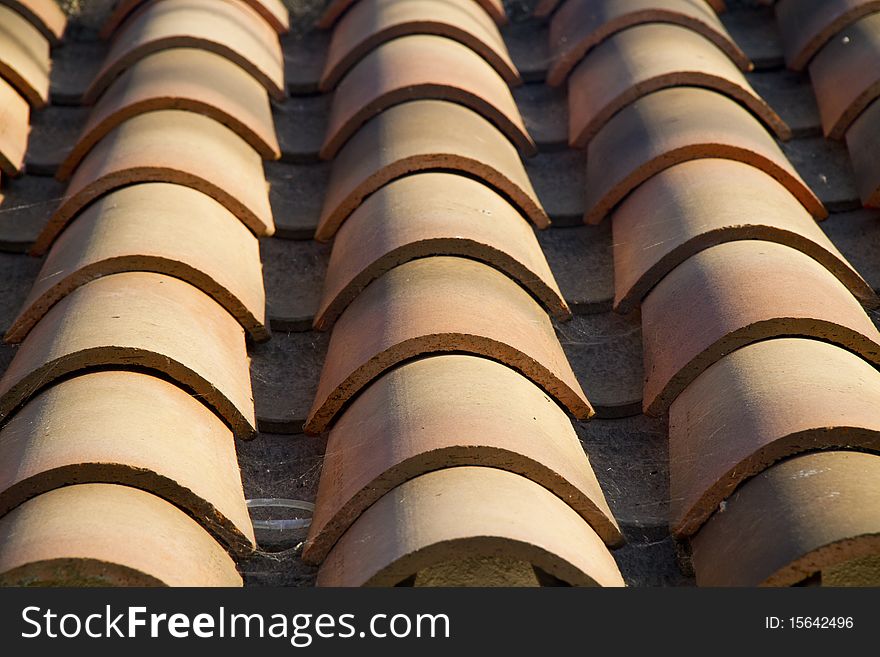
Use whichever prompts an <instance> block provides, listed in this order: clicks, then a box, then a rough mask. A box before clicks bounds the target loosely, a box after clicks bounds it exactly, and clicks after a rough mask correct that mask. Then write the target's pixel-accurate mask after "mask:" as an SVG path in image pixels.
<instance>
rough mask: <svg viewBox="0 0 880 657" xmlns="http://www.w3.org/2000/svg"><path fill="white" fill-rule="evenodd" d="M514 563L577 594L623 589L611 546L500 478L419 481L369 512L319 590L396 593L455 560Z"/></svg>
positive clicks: (441, 475) (462, 473)
mask: <svg viewBox="0 0 880 657" xmlns="http://www.w3.org/2000/svg"><path fill="white" fill-rule="evenodd" d="M501 555H503V556H507V557H512V558H514V559H517V560H521V561H525V562H527V563H530V564H532V565H534V566H537V567H538V568H541V569H542V570H543V571H545V572H547V573H549V574H551V575H553V576H554V577H556V578H558V579H561V580H562V581H564V582H567V583H568V584H571V585H575V586H623V585H624V584H623V578H622V577H621V575H620V571H619V570H618V568H617V564H616V563H615V562H614V558H613V557H612V556H611V554H610V553H609V552H608V548H607V547H605V544H604V543H603V542H602V539H601V538H599V536H598V535H597V534H596V532H594V531H593V530H592V529H591V528H590V526H589V525H588V524H587V523H586V522H584V519H583V518H581V517H580V516H579V515H578V514H577V513H576V512H575V511H574V509H572V508H571V507H570V506H568V505H567V504H566V503H565V502H563V501H562V500H560V499H559V498H558V497H556V495H554V494H553V493H551V492H550V491H548V490H547V489H546V488H544V487H543V486H541V485H539V484H536V483H535V482H533V481H531V480H530V479H526V478H525V477H520V476H519V475H516V474H512V473H510V472H505V471H503V470H498V469H495V468H475V467H461V468H447V469H445V470H439V471H437V472H431V473H428V474H424V475H422V476H420V477H417V478H415V479H411V480H410V481H407V482H405V483H403V484H401V485H400V486H398V487H396V488H394V489H393V490H392V491H391V492H389V493H386V494H385V495H383V496H382V498H381V499H379V501H378V502H376V503H375V504H373V506H371V507H370V508H369V509H367V510H366V511H365V512H364V514H363V515H361V516H360V518H358V519H357V521H356V522H355V523H354V524H353V525H352V526H351V528H350V529H349V530H348V531H347V532H346V533H345V534H344V535H343V537H342V538H341V539H340V540H339V542H338V543H337V544H336V547H334V548H333V550H332V551H331V552H330V554H329V556H328V557H327V559H326V561H324V565H323V566H321V570H320V571H319V572H318V580H317V585H318V586H394V585H395V584H398V583H399V582H401V581H403V580H405V579H406V578H408V577H410V576H412V575H414V574H416V573H417V572H418V571H420V570H423V569H424V568H428V567H430V566H432V565H436V564H438V563H441V562H444V561H450V560H459V559H465V558H473V557H488V556H501Z"/></svg>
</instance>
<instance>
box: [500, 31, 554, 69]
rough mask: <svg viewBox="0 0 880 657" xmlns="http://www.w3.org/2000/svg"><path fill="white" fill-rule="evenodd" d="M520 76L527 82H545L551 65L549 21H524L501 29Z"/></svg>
mask: <svg viewBox="0 0 880 657" xmlns="http://www.w3.org/2000/svg"><path fill="white" fill-rule="evenodd" d="M501 36H502V37H504V43H505V44H507V50H508V51H509V52H510V58H511V59H512V60H513V63H514V65H515V66H516V68H517V70H519V74H520V76H522V79H523V80H524V81H526V82H543V81H544V78H546V77H547V68H548V67H549V66H550V34H549V28H548V26H547V23H543V22H538V21H534V20H531V21H524V22H522V23H511V24H509V25H506V26H504V27H503V28H502V30H501Z"/></svg>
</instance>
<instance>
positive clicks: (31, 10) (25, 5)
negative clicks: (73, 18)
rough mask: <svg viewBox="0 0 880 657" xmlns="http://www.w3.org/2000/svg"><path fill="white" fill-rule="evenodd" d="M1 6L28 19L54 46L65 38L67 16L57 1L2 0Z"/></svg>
mask: <svg viewBox="0 0 880 657" xmlns="http://www.w3.org/2000/svg"><path fill="white" fill-rule="evenodd" d="M0 4H4V5H8V6H9V7H12V8H13V9H15V10H16V11H17V12H18V13H19V14H21V15H22V16H24V17H25V18H27V19H28V20H29V21H30V22H31V24H32V25H33V26H34V27H36V28H37V29H38V30H39V31H40V33H41V34H42V35H43V36H44V37H46V38H47V39H48V40H49V41H50V42H51V43H52V45H57V44H58V43H60V42H61V39H62V38H63V37H64V30H65V29H66V28H67V16H65V15H64V12H63V11H62V10H61V8H60V7H59V6H58V3H57V2H56V1H55V0H2V1H0Z"/></svg>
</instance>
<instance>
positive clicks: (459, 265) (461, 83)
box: [303, 2, 623, 586]
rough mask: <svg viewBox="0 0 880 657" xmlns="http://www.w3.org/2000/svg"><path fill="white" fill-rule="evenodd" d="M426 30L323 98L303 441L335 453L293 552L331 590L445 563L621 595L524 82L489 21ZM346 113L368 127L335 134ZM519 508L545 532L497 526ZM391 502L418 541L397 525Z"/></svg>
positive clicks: (612, 529) (416, 30)
mask: <svg viewBox="0 0 880 657" xmlns="http://www.w3.org/2000/svg"><path fill="white" fill-rule="evenodd" d="M461 5H462V3H460V2H459V3H457V4H456V5H453V6H457V7H459V8H460V7H461ZM387 7H388V4H387V3H379V2H361V3H357V4H356V5H355V7H353V8H352V9H349V13H348V14H346V15H345V16H344V17H343V18H342V20H341V21H339V22H337V23H336V27H335V31H334V35H333V37H332V42H333V43H335V44H337V45H336V46H335V47H336V48H340V47H341V45H340V43H341V42H342V41H343V40H344V41H345V42H347V43H360V42H361V41H362V40H363V39H366V38H368V37H367V33H369V31H370V30H371V29H373V28H372V27H371V26H374V25H376V23H377V20H378V19H381V18H383V17H384V15H385V14H386V12H387ZM336 8H338V3H337V4H331V5H330V9H329V10H328V13H327V14H325V19H324V22H325V23H327V24H329V23H330V22H331V18H328V16H329V12H332V11H334V10H335V9H336ZM471 10H472V11H482V9H480V7H479V6H477V5H476V3H475V4H474V5H472V9H471ZM353 12H357V13H356V14H354V13H353ZM348 17H351V18H352V20H348ZM355 17H358V18H359V19H360V20H358V21H354V20H353V19H354V18H355ZM421 26H422V23H418V22H410V23H408V25H407V28H406V31H405V32H401V33H400V34H397V35H396V38H394V39H392V40H386V41H383V42H376V43H374V44H373V45H372V46H371V47H370V48H366V47H365V48H362V50H361V51H360V57H359V60H358V61H352V63H351V64H350V66H349V67H348V70H347V72H346V73H345V75H344V76H343V77H341V79H340V81H339V82H338V84H336V87H335V92H334V96H333V99H332V105H331V113H330V118H329V125H328V129H327V135H328V136H327V140H326V141H325V142H324V143H325V146H324V149H323V150H322V152H321V155H322V156H323V157H326V158H332V161H331V164H330V166H331V178H330V181H329V185H328V189H327V194H326V196H325V201H324V210H323V214H322V219H321V223H320V224H319V227H318V230H317V232H316V238H317V239H320V240H322V241H327V240H330V239H333V247H332V254H331V256H330V259H329V262H328V271H327V276H326V281H325V291H324V300H323V301H322V303H321V310H320V311H319V313H317V314H316V316H315V326H316V327H318V328H321V329H329V330H330V332H331V335H330V339H329V344H328V348H327V355H326V359H325V361H324V366H323V370H322V372H321V376H320V379H319V382H318V388H317V393H316V396H315V398H314V401H313V404H312V408H311V411H310V412H309V415H308V418H307V420H306V424H305V427H304V428H305V431H306V433H308V434H322V433H327V434H328V441H329V442H328V446H327V451H326V454H325V460H324V467H323V469H322V474H321V478H320V483H319V487H318V492H317V500H316V510H315V516H314V521H313V524H312V527H311V530H310V535H309V538H308V540H307V542H306V547H305V550H304V553H303V557H304V559H305V560H306V561H307V562H308V563H313V564H316V565H317V564H320V570H319V574H318V580H317V583H318V585H322V586H354V585H393V584H398V583H400V582H402V581H410V580H411V579H412V578H416V579H418V578H419V577H420V573H425V572H430V573H432V574H431V575H430V578H431V581H433V582H435V583H436V582H438V581H439V582H441V583H442V582H443V581H448V580H445V579H444V577H448V576H449V575H448V573H447V575H442V574H438V573H442V572H445V571H444V570H443V569H444V564H445V563H447V562H450V561H451V562H454V563H461V562H463V561H467V560H478V561H479V560H481V559H487V558H496V557H499V556H503V557H504V558H506V559H508V560H512V561H513V562H516V563H525V564H527V566H526V567H527V569H529V570H531V569H536V572H538V571H539V572H541V573H544V574H546V575H545V576H549V577H550V578H551V579H556V580H561V581H563V582H565V583H568V584H577V585H583V584H600V585H621V584H623V579H622V577H621V575H620V572H619V569H618V567H617V565H616V564H615V562H614V559H613V558H612V557H611V555H610V553H609V552H608V548H609V547H615V546H619V545H620V544H621V542H622V534H621V532H620V529H619V528H618V526H617V523H616V521H615V520H614V517H613V514H612V512H611V510H610V509H609V507H608V505H607V502H606V501H605V498H604V494H603V492H602V489H601V486H600V485H599V483H598V480H597V479H596V477H595V474H594V472H593V470H592V467H591V466H590V463H589V460H588V459H587V456H586V455H585V453H584V450H583V448H582V446H581V444H580V442H579V441H578V440H577V438H576V436H575V433H574V430H573V427H572V424H571V420H570V419H569V417H568V414H571V415H573V416H574V417H576V418H581V419H585V418H587V417H589V416H590V415H592V414H593V409H592V407H591V405H590V403H589V401H588V399H587V397H586V396H585V395H584V393H583V390H582V389H581V385H580V382H579V381H578V380H577V378H576V376H575V375H574V373H573V371H572V369H571V366H570V363H569V361H568V359H567V357H566V355H565V354H564V352H563V350H562V347H561V344H560V342H559V338H558V336H557V335H556V333H555V331H554V328H553V325H552V323H551V320H550V316H549V315H548V313H549V312H552V313H553V314H554V315H555V316H557V317H559V318H560V319H566V318H568V317H569V316H570V311H569V309H568V306H567V304H566V303H565V301H564V300H563V298H562V296H561V293H560V292H559V288H558V286H557V284H556V281H555V280H554V277H553V274H552V273H551V272H550V269H549V267H548V265H547V262H546V259H545V258H544V255H543V253H542V251H541V247H540V245H539V243H538V241H537V240H536V239H535V237H534V235H533V232H532V230H533V229H532V227H531V226H530V222H531V223H532V224H534V225H535V226H536V227H538V228H545V227H546V226H547V225H548V224H549V220H548V218H547V215H546V212H545V211H544V209H543V208H542V206H541V203H540V201H539V200H538V198H537V196H536V195H535V192H534V189H533V187H532V185H531V181H530V178H529V175H528V173H527V172H526V170H525V168H524V167H523V164H522V161H521V159H520V153H518V152H517V149H516V147H515V145H514V144H515V143H516V144H518V145H520V146H521V147H522V146H523V145H525V146H527V148H525V149H522V148H521V151H523V153H524V154H531V153H532V152H533V151H534V142H533V141H532V139H531V137H530V136H529V135H528V132H527V129H526V127H525V124H524V122H523V120H522V117H521V115H520V113H519V109H518V107H517V105H516V104H515V102H514V99H513V97H512V96H511V93H510V91H509V89H508V84H509V83H510V82H516V81H518V78H519V76H518V75H516V76H508V78H507V79H505V78H504V77H503V76H502V75H501V74H500V73H499V72H498V71H497V69H496V68H494V67H493V65H492V63H491V61H490V60H489V58H487V57H486V56H485V50H484V49H483V48H482V45H481V44H483V43H484V40H483V39H484V38H485V35H486V34H490V35H491V34H493V33H494V26H492V25H487V24H486V23H485V17H482V18H481V19H480V21H470V22H469V23H467V22H466V23H463V26H464V29H470V30H475V31H477V36H478V37H480V40H477V41H475V40H474V39H473V38H463V37H462V36H461V35H460V34H459V35H449V34H447V33H441V34H440V35H438V34H437V31H438V30H437V28H436V26H435V25H434V24H431V23H429V22H425V23H424V26H425V27H424V29H423V28H422V27H421ZM337 35H338V36H337ZM502 47H503V45H502ZM495 52H496V54H497V50H496V51H495ZM503 52H505V53H506V49H504V50H503ZM453 54H454V55H455V56H454V57H453V56H452V55H453ZM377 79H378V80H381V82H380V85H379V86H378V87H377V86H376V84H375V80H377ZM421 80H424V83H422V82H421ZM368 83H369V84H368ZM385 85H387V86H388V90H389V91H387V92H386V91H384V90H383V89H384V86H385ZM398 86H399V87H400V88H402V89H405V95H400V96H399V97H398V96H396V95H395V96H389V98H390V99H391V100H389V101H386V102H384V103H382V104H376V103H373V105H371V101H370V100H369V98H368V94H367V92H368V91H369V93H371V94H383V93H384V94H390V93H391V90H392V89H393V88H394V87H398ZM456 89H463V90H466V91H467V93H468V94H469V95H461V94H459V93H458V92H456V91H455V90H456ZM376 97H377V98H378V97H379V96H376ZM346 107H351V108H362V110H359V111H363V112H365V113H366V112H368V114H365V115H364V116H363V118H361V119H359V120H349V127H347V128H346V127H345V125H344V123H343V121H344V119H343V117H345V116H348V115H349V114H350V111H349V110H346V109H345V108H346ZM499 110H501V111H502V112H503V113H504V115H505V116H506V125H507V126H510V125H515V126H517V133H518V134H519V135H521V138H517V137H516V134H511V131H510V130H509V128H508V127H505V123H503V122H501V121H500V120H499V119H498V116H499ZM346 130H347V131H348V133H350V134H347V133H346V132H345V131H346ZM340 132H342V133H343V134H346V135H347V141H346V140H345V139H342V138H338V137H336V136H335V135H337V134H338V133H340ZM343 141H345V143H344V144H343V145H342V146H341V148H339V149H338V150H337V149H336V148H330V149H328V148H327V144H333V143H334V142H340V143H341V142H343ZM450 395H453V397H450ZM512 396H516V397H517V399H518V400H519V401H517V402H514V401H513V400H512V399H511V397H512ZM404 397H409V398H410V401H406V400H405V399H404ZM453 399H454V400H455V401H452V400H453ZM450 405H453V406H455V407H456V410H455V411H454V412H450ZM365 423H370V424H371V429H370V430H369V431H366V426H367V424H365ZM475 427H486V428H489V427H493V428H494V431H493V432H492V433H491V434H489V433H487V432H485V431H481V430H479V429H478V428H475ZM536 432H537V433H536ZM360 450H364V451H363V453H362V454H363V457H364V458H361V457H359V456H357V454H359V453H361V452H360ZM381 454H385V455H386V457H387V458H386V457H381V458H379V459H376V460H375V461H372V460H371V461H369V462H368V461H367V460H365V458H368V457H369V455H375V456H380V455H381ZM496 479H497V483H496V481H495V480H496ZM432 491H441V492H442V499H440V500H438V501H439V504H437V503H436V501H434V502H432V498H434V497H436V496H437V493H435V492H432ZM483 491H485V492H488V491H493V492H492V494H491V495H488V496H487V495H486V494H485V492H483ZM529 491H531V492H529ZM457 496H461V497H462V499H461V501H456V499H454V498H456V497H457ZM520 496H522V499H523V500H525V499H527V498H528V499H531V500H532V502H531V503H536V504H540V505H546V507H545V509H544V510H543V511H541V513H540V514H536V515H535V516H534V517H538V516H542V517H543V521H542V522H539V523H538V524H537V525H536V526H530V525H529V524H527V523H525V522H522V520H521V519H520V520H518V521H515V522H514V523H513V524H511V523H510V522H509V521H508V520H503V521H501V522H499V514H503V515H504V516H507V517H512V516H513V515H515V516H519V515H520V514H521V512H522V509H521V505H520V504H519V503H516V502H514V500H516V499H519V498H520ZM398 498H399V499H401V500H405V501H404V502H403V503H404V504H405V505H406V506H407V509H408V510H407V512H406V515H407V516H409V515H410V514H418V515H422V516H423V517H424V527H416V526H414V525H412V524H411V523H408V522H407V523H402V522H401V521H400V517H401V516H400V514H399V511H398V506H399V504H400V503H401V502H400V501H399V500H398ZM425 505H427V506H425ZM462 505H464V506H462ZM423 507H424V508H423ZM463 508H467V509H468V513H467V518H465V519H463V521H462V522H456V523H452V522H450V521H449V520H447V517H449V518H450V519H451V516H449V514H450V513H460V512H461V509H463ZM423 529H424V530H427V533H426V532H425V531H423ZM383 535H385V536H391V535H399V536H401V541H395V542H394V544H390V543H386V542H384V541H382V540H381V539H380V538H379V537H380V536H383ZM481 537H482V538H481ZM486 537H491V539H490V540H487V539H486ZM364 541H368V545H369V546H370V547H369V550H367V551H365V550H362V549H361V548H360V547H357V546H360V545H362V544H363V542H364ZM572 550H574V552H573V551H572ZM575 554H579V555H580V556H579V557H575ZM586 555H589V556H586ZM453 570H454V567H453Z"/></svg>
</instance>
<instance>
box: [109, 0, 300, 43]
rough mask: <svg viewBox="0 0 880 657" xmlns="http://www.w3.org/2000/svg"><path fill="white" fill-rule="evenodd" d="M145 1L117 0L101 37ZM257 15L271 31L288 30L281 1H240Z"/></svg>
mask: <svg viewBox="0 0 880 657" xmlns="http://www.w3.org/2000/svg"><path fill="white" fill-rule="evenodd" d="M146 2H147V0H119V1H118V2H117V3H116V5H115V6H114V7H113V11H112V12H110V14H109V15H108V16H107V20H106V21H105V22H104V25H103V26H102V27H101V37H102V38H104V39H107V38H109V37H111V36H113V33H114V32H116V30H117V29H119V27H120V26H121V25H122V23H124V22H125V21H126V20H127V19H128V17H129V16H131V15H132V14H134V13H135V11H136V10H137V9H139V8H140V6H141V5H144V4H146ZM242 2H243V3H244V4H246V5H247V6H248V7H250V8H251V9H253V10H254V11H255V12H256V13H257V14H259V15H260V16H261V17H262V18H263V19H264V20H265V21H266V22H267V23H268V24H269V25H270V26H271V27H272V29H273V30H275V31H276V32H278V33H279V34H283V33H285V32H287V31H288V30H290V15H289V13H288V11H287V8H286V7H285V6H284V2H283V1H282V0H242Z"/></svg>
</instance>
